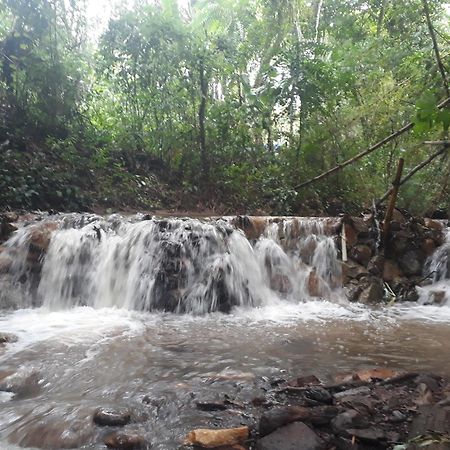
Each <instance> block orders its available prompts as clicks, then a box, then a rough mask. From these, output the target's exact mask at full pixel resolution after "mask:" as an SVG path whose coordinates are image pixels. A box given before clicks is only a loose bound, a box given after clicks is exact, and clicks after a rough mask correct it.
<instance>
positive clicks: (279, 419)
mask: <svg viewBox="0 0 450 450" xmlns="http://www.w3.org/2000/svg"><path fill="white" fill-rule="evenodd" d="M337 414H338V410H337V408H335V407H334V406H322V407H321V406H319V407H315V408H304V407H301V406H283V407H279V408H273V409H271V410H269V411H265V412H264V413H263V414H262V415H261V418H260V420H259V433H260V435H261V436H265V435H266V434H269V433H271V432H272V431H273V430H276V429H277V428H280V427H282V426H284V425H287V424H289V423H292V422H297V421H302V422H309V423H311V424H313V425H326V424H328V423H330V422H331V420H332V419H333V418H334V417H336V415H337Z"/></svg>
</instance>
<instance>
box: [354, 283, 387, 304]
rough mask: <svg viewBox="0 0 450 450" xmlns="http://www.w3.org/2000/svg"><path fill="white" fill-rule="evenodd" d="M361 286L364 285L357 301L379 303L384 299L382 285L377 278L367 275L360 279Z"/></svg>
mask: <svg viewBox="0 0 450 450" xmlns="http://www.w3.org/2000/svg"><path fill="white" fill-rule="evenodd" d="M361 283H362V284H363V286H364V285H365V286H366V287H364V289H363V291H362V292H361V294H359V297H358V301H359V302H360V303H364V304H373V303H379V302H381V301H382V300H383V299H384V286H383V282H382V281H381V280H380V279H379V278H375V277H367V278H366V279H364V280H361Z"/></svg>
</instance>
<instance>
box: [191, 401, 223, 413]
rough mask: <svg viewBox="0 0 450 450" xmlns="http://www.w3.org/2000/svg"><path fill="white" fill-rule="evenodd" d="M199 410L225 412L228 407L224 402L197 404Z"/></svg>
mask: <svg viewBox="0 0 450 450" xmlns="http://www.w3.org/2000/svg"><path fill="white" fill-rule="evenodd" d="M195 405H196V406H197V408H198V409H200V410H202V411H224V410H225V409H227V405H225V403H224V402H221V401H216V402H196V404H195Z"/></svg>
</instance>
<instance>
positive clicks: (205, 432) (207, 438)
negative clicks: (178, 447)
mask: <svg viewBox="0 0 450 450" xmlns="http://www.w3.org/2000/svg"><path fill="white" fill-rule="evenodd" d="M248 436H249V428H248V427H239V428H227V429H217V430H212V429H201V428H200V429H197V430H193V431H191V432H190V433H189V434H188V435H187V436H186V439H185V441H184V444H185V445H198V446H200V447H203V448H216V447H221V446H227V445H235V444H240V443H242V442H244V441H246V440H247V439H248Z"/></svg>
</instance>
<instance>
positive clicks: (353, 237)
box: [344, 223, 358, 248]
mask: <svg viewBox="0 0 450 450" xmlns="http://www.w3.org/2000/svg"><path fill="white" fill-rule="evenodd" d="M344 226H345V239H346V243H347V248H350V247H353V246H354V245H356V244H357V242H358V232H357V231H356V230H355V229H354V228H353V226H352V225H350V224H349V223H345V224H344Z"/></svg>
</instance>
